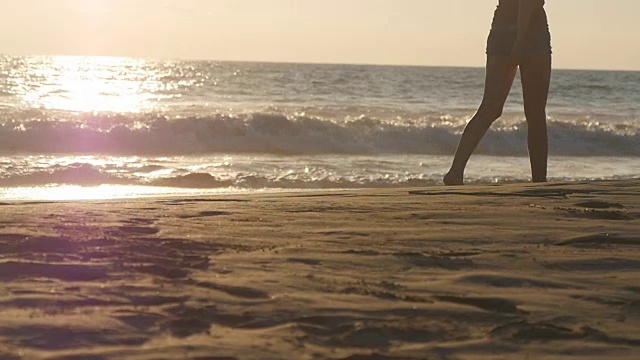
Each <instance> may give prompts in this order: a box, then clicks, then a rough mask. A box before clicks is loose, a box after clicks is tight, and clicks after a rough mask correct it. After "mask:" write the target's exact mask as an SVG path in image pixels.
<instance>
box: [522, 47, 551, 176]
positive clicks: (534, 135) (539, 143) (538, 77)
mask: <svg viewBox="0 0 640 360" xmlns="http://www.w3.org/2000/svg"><path fill="white" fill-rule="evenodd" d="M520 77H521V78H522V94H523V96H524V113H525V116H526V118H527V125H528V129H529V130H528V145H529V159H530V161H531V176H532V180H533V182H545V181H547V157H548V152H549V150H548V147H549V146H548V140H547V112H546V107H547V98H548V95H549V83H550V79H551V54H543V55H535V56H530V57H526V58H525V59H523V61H522V64H520Z"/></svg>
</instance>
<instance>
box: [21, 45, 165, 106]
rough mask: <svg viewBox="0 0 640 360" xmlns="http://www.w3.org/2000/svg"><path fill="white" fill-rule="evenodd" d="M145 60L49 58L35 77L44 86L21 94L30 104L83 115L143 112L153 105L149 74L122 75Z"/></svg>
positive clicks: (138, 72)
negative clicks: (124, 71) (148, 85)
mask: <svg viewBox="0 0 640 360" xmlns="http://www.w3.org/2000/svg"><path fill="white" fill-rule="evenodd" d="M141 62H142V63H144V61H142V60H135V59H128V58H113V57H52V58H46V60H43V61H42V62H41V64H40V66H38V67H37V70H35V71H34V73H33V74H32V76H34V77H37V78H40V79H44V80H45V81H41V83H42V84H44V85H43V86H40V87H38V89H36V90H34V91H30V92H27V93H24V94H22V100H23V101H24V102H26V103H28V104H29V105H32V106H34V105H35V106H37V107H41V108H45V109H58V110H69V111H81V112H93V111H96V112H117V113H124V112H140V111H143V110H145V109H147V108H149V107H151V106H152V105H153V104H152V97H151V95H150V94H149V92H148V91H144V89H143V87H144V85H145V82H147V81H148V77H147V76H146V75H147V74H140V71H131V72H130V73H123V70H122V69H123V68H124V69H131V68H138V69H141V68H143V66H142V65H141V64H140V63H141Z"/></svg>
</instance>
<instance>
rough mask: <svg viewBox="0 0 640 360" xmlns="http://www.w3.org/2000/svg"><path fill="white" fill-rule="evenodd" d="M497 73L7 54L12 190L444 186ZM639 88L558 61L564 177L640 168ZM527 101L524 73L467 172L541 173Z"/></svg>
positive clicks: (0, 160)
mask: <svg viewBox="0 0 640 360" xmlns="http://www.w3.org/2000/svg"><path fill="white" fill-rule="evenodd" d="M483 86H484V69H482V68H447V67H400V66H366V65H326V64H325V65H318V64H275V63H242V62H216V61H178V60H153V59H134V58H107V57H14V56H4V57H0V198H4V199H10V198H63V199H64V198H94V197H100V196H102V195H104V196H105V197H130V196H131V197H136V196H145V195H154V196H155V195H158V194H185V193H193V194H202V193H218V192H229V191H234V192H236V191H243V192H253V191H281V190H287V191H290V190H315V189H354V188H374V187H408V186H410V187H420V186H430V185H438V184H441V183H442V181H441V179H442V176H443V174H444V173H445V172H446V170H447V169H448V166H449V165H450V162H451V160H452V156H453V153H454V152H455V148H456V146H457V142H458V140H459V137H460V134H461V132H462V130H463V129H464V126H465V124H466V122H467V121H468V120H469V119H470V117H471V116H472V115H473V114H474V112H475V110H476V109H477V106H478V105H479V103H480V101H481V99H482V91H483ZM639 90H640V72H608V71H577V70H555V71H554V72H553V75H552V86H551V89H550V97H549V106H548V117H549V118H548V126H549V146H550V162H549V178H550V180H552V181H560V180H561V181H577V180H592V179H627V178H638V177H640V141H639V140H640V91H639ZM522 106H523V102H522V91H521V89H520V83H519V80H518V79H516V81H515V83H514V87H513V89H512V92H511V95H510V97H509V99H508V101H507V104H506V106H505V111H504V114H503V116H502V118H501V119H500V120H498V121H497V122H496V123H495V124H494V125H493V126H492V128H491V129H490V130H489V132H488V133H487V135H486V136H485V138H484V139H483V140H482V142H481V143H480V145H479V146H478V148H477V150H476V152H475V153H474V156H473V157H472V158H471V160H470V162H469V166H468V169H467V172H466V182H467V183H500V182H519V181H528V180H529V179H530V168H529V162H528V157H527V145H526V144H527V141H526V138H527V126H526V120H525V118H524V113H523V110H522ZM56 194H57V195H56ZM83 194H84V195H83ZM101 194H102V195H101Z"/></svg>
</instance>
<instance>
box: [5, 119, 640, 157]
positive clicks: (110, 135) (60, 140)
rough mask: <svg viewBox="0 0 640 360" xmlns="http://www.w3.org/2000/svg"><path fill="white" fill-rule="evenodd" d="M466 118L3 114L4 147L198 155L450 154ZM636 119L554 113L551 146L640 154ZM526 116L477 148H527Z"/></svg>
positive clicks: (580, 152)
mask: <svg viewBox="0 0 640 360" xmlns="http://www.w3.org/2000/svg"><path fill="white" fill-rule="evenodd" d="M463 125H464V120H463V119H458V120H457V121H450V119H448V118H446V117H433V118H420V119H414V120H402V119H394V120H393V121H389V120H381V119H376V118H369V117H365V116H357V117H354V118H348V117H347V118H342V119H340V120H335V119H330V118H329V119H327V118H321V117H312V116H305V115H285V114H277V113H276V114H272V113H247V114H240V115H223V114H220V115H211V116H200V117H187V118H173V119H171V118H167V117H164V116H161V115H157V114H156V115H104V116H100V115H95V116H88V115H84V116H81V117H72V118H69V119H64V118H56V119H34V118H29V119H20V120H8V121H7V120H5V121H3V122H2V123H1V124H0V152H2V153H5V154H6V153H37V154H60V153H67V154H77V153H82V154H108V155H155V156H164V155H193V154H215V153H256V154H292V155H300V154H429V155H448V154H452V153H453V152H454V150H455V148H456V146H457V142H458V140H459V136H460V132H461V131H462V129H463ZM639 134H640V129H638V127H637V125H631V122H630V124H629V125H624V124H607V123H599V122H590V121H586V120H585V121H574V122H567V121H554V120H552V121H550V122H549V137H550V139H549V140H550V149H551V153H552V154H555V155H562V156H640V141H639V140H640V136H639ZM525 139H526V124H524V122H522V121H520V122H516V123H514V124H511V125H509V126H496V127H492V129H491V130H490V131H489V133H488V134H487V136H486V137H485V138H484V139H483V141H482V143H481V144H480V146H479V147H478V150H477V153H478V154H485V155H514V156H520V155H526V141H525Z"/></svg>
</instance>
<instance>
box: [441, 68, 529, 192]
mask: <svg viewBox="0 0 640 360" xmlns="http://www.w3.org/2000/svg"><path fill="white" fill-rule="evenodd" d="M517 70H518V66H517V65H513V64H512V63H511V60H510V58H509V57H506V56H488V57H487V70H486V78H485V84H484V97H483V99H482V104H481V105H480V108H479V109H478V112H477V113H476V114H475V115H474V116H473V118H472V119H471V120H470V121H469V123H468V124H467V126H466V128H465V129H464V132H463V134H462V137H461V138H460V143H459V144H458V149H457V150H456V154H455V156H454V159H453V164H452V165H451V170H449V172H448V173H447V174H446V175H445V177H444V183H445V185H462V184H463V177H464V168H465V167H466V166H467V161H469V158H470V157H471V154H472V153H473V150H475V148H476V146H478V143H479V142H480V140H481V139H482V137H483V136H484V134H485V133H486V132H487V130H488V129H489V127H490V126H491V124H492V123H493V122H494V121H495V120H496V119H498V118H499V117H500V115H502V109H503V108H504V103H505V101H506V100H507V96H509V91H510V90H511V85H513V79H514V78H515V76H516V71H517Z"/></svg>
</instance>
